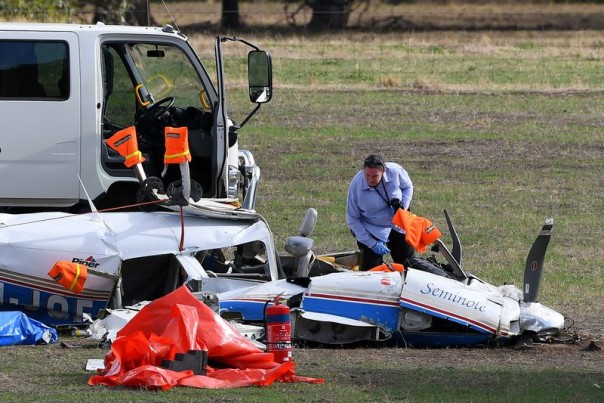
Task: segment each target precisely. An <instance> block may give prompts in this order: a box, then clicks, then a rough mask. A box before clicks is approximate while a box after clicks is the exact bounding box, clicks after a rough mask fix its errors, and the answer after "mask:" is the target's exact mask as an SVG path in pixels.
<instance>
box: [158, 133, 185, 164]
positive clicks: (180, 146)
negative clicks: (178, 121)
mask: <svg viewBox="0 0 604 403" xmlns="http://www.w3.org/2000/svg"><path fill="white" fill-rule="evenodd" d="M164 133H165V136H166V154H165V155H164V164H181V163H183V162H185V161H191V153H190V152H189V129H188V128H187V127H186V126H185V127H166V128H165V129H164Z"/></svg>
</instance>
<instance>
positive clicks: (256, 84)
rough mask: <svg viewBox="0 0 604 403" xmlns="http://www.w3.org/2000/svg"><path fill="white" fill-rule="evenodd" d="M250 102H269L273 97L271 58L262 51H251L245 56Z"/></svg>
mask: <svg viewBox="0 0 604 403" xmlns="http://www.w3.org/2000/svg"><path fill="white" fill-rule="evenodd" d="M247 71H248V82H249V95H250V101H251V102H254V103H258V104H262V103H266V102H269V101H270V100H271V98H272V96H273V70H272V62H271V56H270V55H269V54H268V53H267V52H265V51H263V50H253V51H251V52H250V53H248V56H247Z"/></svg>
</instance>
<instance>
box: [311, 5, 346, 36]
mask: <svg viewBox="0 0 604 403" xmlns="http://www.w3.org/2000/svg"><path fill="white" fill-rule="evenodd" d="M353 1H354V0H306V4H307V5H308V6H310V7H311V8H312V19H311V20H310V27H311V28H313V29H317V30H326V29H343V28H346V24H347V23H348V17H349V16H350V10H351V7H352V3H353Z"/></svg>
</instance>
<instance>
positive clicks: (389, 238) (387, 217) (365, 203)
mask: <svg viewBox="0 0 604 403" xmlns="http://www.w3.org/2000/svg"><path fill="white" fill-rule="evenodd" d="M412 197H413V183H412V182H411V178H410V177H409V174H408V173H407V171H406V170H405V169H404V168H403V167H402V166H400V165H399V164H396V163H394V162H384V160H383V159H382V157H380V156H379V155H374V154H372V155H370V156H368V157H367V158H365V161H364V162H363V170H361V171H359V172H358V173H357V174H356V175H355V176H354V178H352V181H351V182H350V186H349V188H348V197H347V200H346V223H347V224H348V227H349V228H350V230H351V231H352V233H353V234H354V236H355V237H356V240H357V245H358V246H359V249H360V250H361V267H360V269H361V270H369V269H371V268H373V267H375V266H379V265H381V264H382V263H383V262H384V260H383V256H384V255H386V254H388V253H390V254H391V256H392V260H393V261H394V263H401V264H405V260H406V259H408V258H410V257H412V256H413V253H414V251H413V247H412V246H410V245H409V244H407V242H405V234H404V232H403V231H402V229H400V228H398V227H396V226H393V224H392V217H393V216H394V213H395V212H396V211H397V210H398V209H399V208H404V209H405V210H409V206H410V205H411V199H412Z"/></svg>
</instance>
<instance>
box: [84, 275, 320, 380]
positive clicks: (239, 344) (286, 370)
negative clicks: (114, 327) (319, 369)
mask: <svg viewBox="0 0 604 403" xmlns="http://www.w3.org/2000/svg"><path fill="white" fill-rule="evenodd" d="M117 336H118V337H117V339H116V340H115V342H114V343H113V344H112V346H111V351H109V352H108V353H107V354H106V356H105V369H104V370H102V371H100V373H99V375H95V376H93V377H91V378H90V379H89V381H88V384H89V385H107V386H118V385H119V386H131V387H137V388H139V387H144V388H150V389H162V390H167V389H170V388H172V387H174V386H177V385H178V386H191V387H196V388H209V389H215V388H237V387H244V386H268V385H270V384H272V383H273V382H275V381H279V382H309V383H323V379H317V378H307V377H301V376H298V375H295V373H294V367H295V363H294V362H286V363H283V364H279V363H276V362H275V361H274V357H273V354H272V353H265V352H263V351H262V350H260V349H259V348H258V347H256V346H255V345H254V344H253V343H252V342H251V341H249V340H248V339H246V338H245V337H243V336H242V335H240V334H239V333H238V332H237V331H236V330H235V329H233V328H232V327H231V326H230V325H229V324H228V323H227V322H226V321H225V320H223V319H222V318H221V317H220V316H219V315H217V314H216V313H215V312H214V311H212V310H211V309H210V308H209V307H207V306H206V305H204V304H203V303H201V302H199V301H198V300H197V299H196V298H195V297H194V296H193V294H191V292H190V291H189V290H188V289H187V287H186V286H182V287H180V288H179V289H177V290H175V291H174V292H172V293H170V294H169V295H167V296H165V297H162V298H160V299H157V300H155V301H153V302H151V303H150V304H149V305H147V306H145V307H144V308H143V309H142V310H141V311H140V312H139V313H138V314H137V315H136V316H135V317H134V318H133V319H132V320H131V321H130V322H128V324H126V326H124V327H123V328H122V329H121V330H120V331H119V332H118V334H117ZM189 350H206V351H207V352H208V366H207V368H206V370H207V374H206V375H194V374H193V372H192V371H190V370H187V371H182V372H176V371H171V370H168V369H164V368H161V367H159V365H160V364H161V362H162V360H164V359H168V360H172V359H174V357H175V355H176V353H182V352H185V353H186V352H187V351H189ZM213 364H218V366H219V367H220V369H217V368H213V367H212V365H213Z"/></svg>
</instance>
